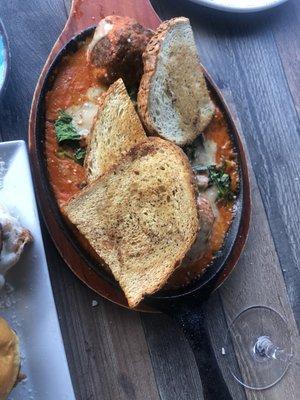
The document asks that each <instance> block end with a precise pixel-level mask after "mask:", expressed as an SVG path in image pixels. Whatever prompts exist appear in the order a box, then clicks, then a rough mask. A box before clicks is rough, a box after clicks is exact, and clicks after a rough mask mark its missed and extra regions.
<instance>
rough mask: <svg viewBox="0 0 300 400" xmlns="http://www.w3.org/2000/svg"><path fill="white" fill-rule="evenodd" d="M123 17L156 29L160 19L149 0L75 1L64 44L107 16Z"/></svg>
mask: <svg viewBox="0 0 300 400" xmlns="http://www.w3.org/2000/svg"><path fill="white" fill-rule="evenodd" d="M112 14H116V15H123V16H127V17H132V18H134V19H136V20H137V21H138V22H139V23H140V24H142V25H144V26H145V27H147V28H151V29H155V28H156V27H157V26H158V25H159V24H160V22H161V21H160V19H159V17H158V15H157V14H156V12H155V11H154V9H153V7H152V5H151V3H150V1H149V0H73V1H72V5H71V10H70V15H69V18H68V21H67V23H66V25H65V28H64V30H63V32H62V34H61V36H60V39H61V40H62V41H64V42H66V41H68V40H69V39H71V38H72V37H73V36H74V35H75V34H77V33H79V32H81V31H82V30H83V29H86V28H88V27H90V26H93V25H96V24H97V23H98V22H99V20H100V19H101V18H104V17H105V16H107V15H112Z"/></svg>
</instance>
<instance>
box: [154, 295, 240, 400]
mask: <svg viewBox="0 0 300 400" xmlns="http://www.w3.org/2000/svg"><path fill="white" fill-rule="evenodd" d="M203 301H204V299H203V298H201V299H200V298H199V297H198V298H197V299H189V300H187V299H185V300H183V301H174V302H173V301H172V302H171V303H169V304H168V305H166V304H164V303H160V305H157V304H156V305H155V307H156V308H158V309H160V311H162V312H164V313H165V314H168V315H169V316H170V317H171V318H173V319H174V320H175V321H176V322H177V323H179V325H180V326H181V328H182V329H183V332H184V333H185V336H186V337H187V339H188V341H189V343H190V345H191V347H192V349H193V353H194V356H195V360H196V363H197V366H198V369H199V373H200V377H201V382H202V389H203V396H204V399H205V400H233V397H232V396H231V394H230V392H229V389H228V387H227V385H226V382H225V380H224V378H223V376H222V372H221V370H220V367H219V365H218V362H217V359H216V356H215V353H214V349H213V346H212V343H211V340H210V337H209V333H208V330H207V327H206V324H205V314H204V310H203V307H202V305H203Z"/></svg>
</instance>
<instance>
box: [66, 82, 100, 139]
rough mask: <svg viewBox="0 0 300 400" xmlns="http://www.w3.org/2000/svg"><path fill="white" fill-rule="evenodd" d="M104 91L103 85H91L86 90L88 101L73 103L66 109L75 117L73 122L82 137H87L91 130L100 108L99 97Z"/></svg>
mask: <svg viewBox="0 0 300 400" xmlns="http://www.w3.org/2000/svg"><path fill="white" fill-rule="evenodd" d="M103 92H104V89H102V88H101V87H91V88H89V89H88V90H87V92H86V98H87V99H88V101H85V102H84V103H83V104H77V105H72V106H70V107H68V108H67V109H66V110H65V111H66V113H67V114H69V115H70V116H71V117H72V118H73V120H72V124H73V126H74V127H75V129H76V130H77V132H78V133H79V135H80V136H81V137H86V136H88V135H89V134H90V132H91V129H92V127H93V124H94V120H95V117H96V115H97V112H98V109H99V106H98V103H99V99H100V96H101V94H102V93H103Z"/></svg>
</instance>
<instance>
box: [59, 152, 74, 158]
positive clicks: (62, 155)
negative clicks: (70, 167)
mask: <svg viewBox="0 0 300 400" xmlns="http://www.w3.org/2000/svg"><path fill="white" fill-rule="evenodd" d="M56 155H57V156H58V157H59V158H70V159H71V160H73V159H74V156H73V153H71V152H70V151H67V150H58V151H57V152H56Z"/></svg>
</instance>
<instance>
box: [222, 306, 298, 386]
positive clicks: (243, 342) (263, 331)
mask: <svg viewBox="0 0 300 400" xmlns="http://www.w3.org/2000/svg"><path fill="white" fill-rule="evenodd" d="M222 354H223V355H224V356H225V357H226V358H227V364H228V367H229V369H230V372H231V374H232V375H233V377H234V378H235V379H236V380H237V381H238V382H239V383H240V384H241V385H243V386H245V387H247V388H249V389H254V390H262V389H267V388H270V387H271V386H273V385H275V384H276V383H277V382H279V381H280V380H281V379H282V377H283V376H284V375H285V373H286V372H287V370H288V368H289V366H290V364H291V359H292V357H293V349H292V338H291V333H290V330H289V327H288V324H287V321H286V320H285V318H284V317H283V316H282V315H280V314H279V313H278V312H277V311H275V310H274V309H272V308H270V307H266V306H261V305H257V306H251V307H248V308H246V309H245V310H243V311H242V312H240V313H239V314H238V315H237V316H236V317H235V319H234V320H233V321H232V323H231V324H230V325H229V327H228V331H227V334H226V338H225V344H224V347H223V348H222Z"/></svg>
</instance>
